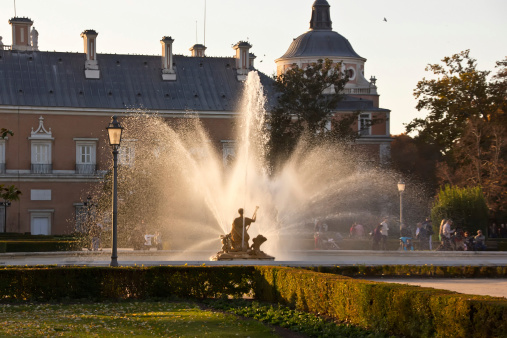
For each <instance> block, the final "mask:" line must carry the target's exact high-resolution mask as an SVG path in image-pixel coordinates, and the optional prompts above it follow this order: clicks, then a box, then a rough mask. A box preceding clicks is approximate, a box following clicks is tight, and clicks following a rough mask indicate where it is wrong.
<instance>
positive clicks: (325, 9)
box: [310, 0, 333, 31]
mask: <svg viewBox="0 0 507 338" xmlns="http://www.w3.org/2000/svg"><path fill="white" fill-rule="evenodd" d="M329 7H330V6H329V4H328V3H327V1H326V0H316V1H315V2H314V3H313V6H312V19H311V20H310V30H317V29H320V30H329V31H330V30H332V29H333V26H332V22H331V15H330V14H329Z"/></svg>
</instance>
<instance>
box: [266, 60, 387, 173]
mask: <svg viewBox="0 0 507 338" xmlns="http://www.w3.org/2000/svg"><path fill="white" fill-rule="evenodd" d="M347 81H348V77H347V76H346V75H344V74H343V73H342V72H341V63H338V64H333V62H332V61H331V60H329V59H326V60H318V61H317V62H316V63H312V64H311V65H309V66H308V67H306V68H300V67H298V66H297V65H295V64H294V65H293V67H292V68H291V69H289V70H288V71H286V72H285V73H283V74H280V75H278V76H277V77H276V78H275V84H274V87H275V89H276V90H277V91H278V92H279V93H280V95H279V97H278V102H277V105H276V107H275V108H274V109H273V110H272V111H271V112H270V115H269V117H268V119H267V122H268V124H269V128H270V129H269V130H270V138H269V142H268V149H269V151H268V154H267V156H268V160H269V163H270V164H271V166H272V168H275V169H276V167H277V166H278V165H280V164H282V163H284V162H285V161H286V160H287V159H288V158H289V157H290V155H291V154H292V152H293V150H294V149H295V147H296V145H297V144H298V142H299V141H300V140H301V139H302V138H304V139H305V140H306V141H307V144H308V145H310V147H311V145H312V144H315V143H320V142H321V141H333V142H350V141H353V140H355V139H356V138H357V137H359V135H358V133H357V131H354V130H353V129H352V126H353V125H354V122H357V117H358V115H359V113H360V112H359V111H357V112H354V113H352V114H348V115H339V116H334V110H335V109H336V107H337V104H338V102H339V101H340V100H342V98H343V94H341V92H342V91H343V89H344V87H345V84H346V83H347ZM380 120H381V119H372V121H370V123H371V124H372V125H373V124H375V123H378V122H379V121H380ZM329 126H331V128H329Z"/></svg>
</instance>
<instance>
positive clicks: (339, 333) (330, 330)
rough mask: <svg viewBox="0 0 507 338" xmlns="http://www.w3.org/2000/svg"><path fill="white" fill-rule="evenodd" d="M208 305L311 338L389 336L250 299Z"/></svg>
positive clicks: (210, 302) (211, 302) (214, 301)
mask: <svg viewBox="0 0 507 338" xmlns="http://www.w3.org/2000/svg"><path fill="white" fill-rule="evenodd" d="M205 304H206V305H207V306H211V307H212V308H213V309H218V310H222V311H227V312H232V313H234V314H237V315H240V316H243V317H249V318H254V319H256V320H259V321H262V322H264V323H268V324H271V325H276V326H280V327H284V328H287V329H290V330H291V331H294V332H301V333H304V334H306V335H308V336H309V337H371V338H373V337H387V335H386V334H384V333H374V332H373V331H369V330H365V329H363V328H360V327H357V326H353V325H350V324H339V323H335V322H333V321H331V320H326V319H324V318H322V317H319V316H317V315H314V314H311V313H308V312H303V311H298V310H293V309H291V308H289V307H287V306H282V305H279V304H278V305H273V304H268V303H259V302H256V301H248V300H234V301H231V300H207V301H205Z"/></svg>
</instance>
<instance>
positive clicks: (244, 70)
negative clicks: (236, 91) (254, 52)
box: [232, 41, 252, 81]
mask: <svg viewBox="0 0 507 338" xmlns="http://www.w3.org/2000/svg"><path fill="white" fill-rule="evenodd" d="M232 48H234V49H235V50H236V72H237V74H238V81H245V80H246V76H247V74H248V72H249V71H250V48H252V45H251V44H249V43H248V42H246V41H240V42H238V43H237V44H235V45H234V46H233V47H232Z"/></svg>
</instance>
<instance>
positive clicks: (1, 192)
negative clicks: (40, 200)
mask: <svg viewBox="0 0 507 338" xmlns="http://www.w3.org/2000/svg"><path fill="white" fill-rule="evenodd" d="M7 135H11V136H14V133H13V132H12V131H11V130H9V129H6V128H0V137H1V138H2V139H4V138H6V137H7ZM19 195H21V191H19V190H18V188H16V186H14V185H10V186H5V185H4V184H0V197H1V198H2V199H3V200H4V201H7V202H11V201H18V200H19Z"/></svg>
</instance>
